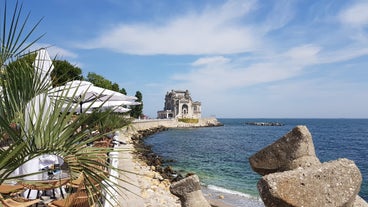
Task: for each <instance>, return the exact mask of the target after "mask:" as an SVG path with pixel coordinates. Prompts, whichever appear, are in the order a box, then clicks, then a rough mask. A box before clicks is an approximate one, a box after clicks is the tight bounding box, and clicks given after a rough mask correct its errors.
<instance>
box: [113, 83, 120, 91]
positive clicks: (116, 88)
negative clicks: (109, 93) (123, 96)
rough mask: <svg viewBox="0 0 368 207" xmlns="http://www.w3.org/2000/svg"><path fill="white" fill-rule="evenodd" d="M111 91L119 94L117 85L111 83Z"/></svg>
mask: <svg viewBox="0 0 368 207" xmlns="http://www.w3.org/2000/svg"><path fill="white" fill-rule="evenodd" d="M111 90H113V91H116V92H119V84H117V83H113V84H112V85H111Z"/></svg>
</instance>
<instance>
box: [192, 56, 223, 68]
mask: <svg viewBox="0 0 368 207" xmlns="http://www.w3.org/2000/svg"><path fill="white" fill-rule="evenodd" d="M229 61H230V59H229V58H225V57H224V56H213V57H203V58H199V59H198V60H196V61H194V62H193V63H192V66H203V65H218V64H225V63H228V62H229Z"/></svg>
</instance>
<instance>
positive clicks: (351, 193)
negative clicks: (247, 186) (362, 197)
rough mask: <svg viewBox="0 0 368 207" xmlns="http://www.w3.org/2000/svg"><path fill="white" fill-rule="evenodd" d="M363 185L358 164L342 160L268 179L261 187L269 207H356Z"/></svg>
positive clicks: (278, 174) (262, 195)
mask: <svg viewBox="0 0 368 207" xmlns="http://www.w3.org/2000/svg"><path fill="white" fill-rule="evenodd" d="M361 182H362V175H361V173H360V171H359V169H358V167H357V166H356V165H355V163H354V162H353V161H351V160H348V159H339V160H336V161H331V162H326V163H323V164H321V165H317V166H311V167H308V168H304V169H302V168H298V169H296V170H291V171H285V172H282V173H273V174H268V175H265V176H263V177H262V179H261V180H260V181H259V182H258V186H257V187H258V191H259V193H260V196H261V198H262V200H263V202H264V203H265V205H266V206H278V207H284V206H285V207H286V206H287V207H289V206H300V207H301V206H331V207H332V206H333V207H335V206H347V207H348V206H354V202H355V199H356V198H357V199H358V200H359V197H357V194H358V192H359V190H360V185H361ZM359 202H361V201H359ZM363 204H364V202H363Z"/></svg>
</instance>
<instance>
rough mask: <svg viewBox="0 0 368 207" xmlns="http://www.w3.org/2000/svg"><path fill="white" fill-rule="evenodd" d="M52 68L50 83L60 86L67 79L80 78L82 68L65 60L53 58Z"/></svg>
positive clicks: (81, 77)
mask: <svg viewBox="0 0 368 207" xmlns="http://www.w3.org/2000/svg"><path fill="white" fill-rule="evenodd" d="M52 63H53V65H54V70H53V71H51V78H52V85H53V86H61V85H64V84H65V83H66V82H68V81H72V80H82V79H83V76H82V70H81V69H80V68H79V67H76V66H74V65H72V64H70V63H69V62H68V61H66V60H54V61H53V62H52Z"/></svg>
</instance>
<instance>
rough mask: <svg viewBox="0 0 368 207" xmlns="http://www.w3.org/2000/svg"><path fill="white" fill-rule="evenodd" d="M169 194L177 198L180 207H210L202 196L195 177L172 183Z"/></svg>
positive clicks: (197, 179)
mask: <svg viewBox="0 0 368 207" xmlns="http://www.w3.org/2000/svg"><path fill="white" fill-rule="evenodd" d="M170 192H171V193H172V194H174V195H176V196H178V197H179V199H180V202H181V206H182V207H210V204H209V203H208V201H207V200H206V199H205V197H204V196H203V193H202V190H201V185H200V182H199V178H198V176H197V175H191V176H188V177H186V178H184V179H182V180H180V181H177V182H174V183H173V184H171V186H170Z"/></svg>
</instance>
